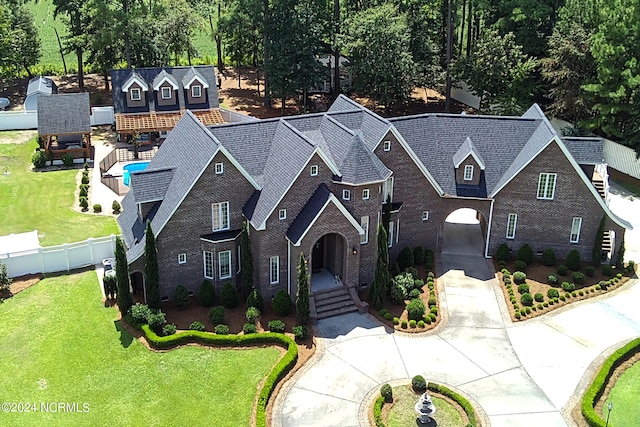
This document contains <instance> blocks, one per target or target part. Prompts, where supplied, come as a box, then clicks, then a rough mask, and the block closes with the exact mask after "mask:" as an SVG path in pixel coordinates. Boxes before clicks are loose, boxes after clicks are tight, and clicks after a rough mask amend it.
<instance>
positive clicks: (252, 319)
mask: <svg viewBox="0 0 640 427" xmlns="http://www.w3.org/2000/svg"><path fill="white" fill-rule="evenodd" d="M245 316H246V317H247V322H249V323H253V324H255V323H256V322H257V321H258V317H260V310H258V309H257V308H255V307H249V308H247V311H246V312H245Z"/></svg>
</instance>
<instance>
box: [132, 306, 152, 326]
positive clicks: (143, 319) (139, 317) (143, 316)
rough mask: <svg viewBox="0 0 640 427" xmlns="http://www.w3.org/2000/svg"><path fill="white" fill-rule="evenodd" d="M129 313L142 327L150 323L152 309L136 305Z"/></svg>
mask: <svg viewBox="0 0 640 427" xmlns="http://www.w3.org/2000/svg"><path fill="white" fill-rule="evenodd" d="M129 313H131V317H132V318H133V320H134V321H135V322H136V323H138V324H140V325H142V324H143V323H149V322H148V320H147V319H148V318H149V315H151V309H150V308H149V307H148V306H146V305H144V304H140V303H136V304H134V305H132V306H131V309H130V310H129Z"/></svg>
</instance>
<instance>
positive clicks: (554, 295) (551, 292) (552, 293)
mask: <svg viewBox="0 0 640 427" xmlns="http://www.w3.org/2000/svg"><path fill="white" fill-rule="evenodd" d="M558 296H560V292H558V290H557V289H553V288H551V289H549V290H548V291H547V297H549V298H558Z"/></svg>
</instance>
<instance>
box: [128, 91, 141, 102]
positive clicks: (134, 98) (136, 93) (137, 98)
mask: <svg viewBox="0 0 640 427" xmlns="http://www.w3.org/2000/svg"><path fill="white" fill-rule="evenodd" d="M129 93H130V94H131V100H132V101H140V99H141V97H140V89H138V88H134V89H131V92H129Z"/></svg>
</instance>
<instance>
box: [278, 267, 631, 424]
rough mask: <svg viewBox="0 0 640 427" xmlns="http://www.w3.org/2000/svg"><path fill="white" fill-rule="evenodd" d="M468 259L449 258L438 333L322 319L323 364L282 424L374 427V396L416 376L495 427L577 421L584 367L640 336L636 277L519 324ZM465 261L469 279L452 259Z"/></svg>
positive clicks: (303, 384)
mask: <svg viewBox="0 0 640 427" xmlns="http://www.w3.org/2000/svg"><path fill="white" fill-rule="evenodd" d="M467 258H469V256H466V257H455V256H451V257H447V256H443V260H442V262H443V266H442V267H443V271H447V273H446V274H445V275H444V276H443V279H444V290H445V292H444V295H443V298H442V299H443V303H444V305H445V306H446V307H447V308H448V313H449V316H448V322H447V324H446V327H444V328H442V330H440V331H439V332H437V333H435V334H432V335H426V334H425V335H409V334H404V333H397V332H392V331H390V330H387V329H385V328H384V327H383V326H380V325H379V324H378V323H377V322H375V321H374V320H373V319H372V318H370V317H369V316H365V315H361V314H357V313H353V314H348V315H344V316H340V317H335V318H332V319H326V320H321V321H320V322H319V323H318V326H317V331H316V333H317V334H318V335H319V336H321V337H322V338H320V341H321V342H320V345H319V354H318V357H317V360H316V361H315V363H312V364H311V365H309V366H307V367H305V368H303V370H301V371H300V372H299V373H298V374H296V375H295V376H294V378H293V379H292V380H290V381H289V382H288V384H286V385H285V387H284V388H283V390H282V392H281V393H280V394H279V395H278V397H277V399H276V402H275V408H274V425H275V426H286V427H289V426H358V425H367V421H366V411H367V408H366V405H367V404H368V403H369V402H368V401H365V397H366V396H367V394H369V393H370V392H372V390H374V389H376V388H377V387H379V386H380V385H381V384H383V383H385V382H389V381H392V380H395V379H403V378H411V377H413V376H414V375H417V374H420V375H423V376H424V377H425V378H426V379H427V380H429V381H435V382H440V383H443V384H448V385H450V386H454V387H456V388H458V389H459V390H462V391H463V392H464V393H466V394H467V395H469V396H470V397H471V398H472V399H473V400H475V401H476V402H477V404H479V405H480V406H481V407H482V409H483V410H484V411H485V412H486V414H487V415H488V418H489V420H490V423H491V426H493V427H502V426H504V427H507V426H509V427H520V426H523V427H524V426H527V427H529V426H536V425H540V426H545V427H547V426H566V425H573V422H572V421H571V420H570V419H569V418H568V417H567V419H566V420H565V418H563V415H562V410H563V408H564V407H565V406H566V405H567V403H568V402H569V399H570V398H571V397H572V396H573V394H574V393H575V392H576V387H577V386H578V384H579V382H580V380H581V378H582V376H583V375H584V374H585V370H587V368H588V367H589V365H590V364H591V363H592V362H593V360H594V359H596V358H597V357H598V356H599V355H600V354H601V353H602V352H604V351H606V350H607V349H609V348H610V347H611V346H613V345H615V344H618V343H620V342H622V341H625V340H628V339H630V338H633V337H636V336H638V335H640V312H639V311H638V310H637V309H636V307H635V303H634V301H639V300H640V286H638V284H637V281H634V282H633V283H632V284H630V285H626V286H625V288H624V289H621V290H618V291H616V292H614V293H613V294H612V295H608V296H607V297H604V298H600V299H599V300H598V301H596V302H586V303H582V304H578V305H577V306H574V308H569V309H564V310H561V311H560V312H557V314H553V315H548V316H545V317H540V318H537V319H532V320H529V321H526V322H522V323H517V324H511V322H510V320H509V319H508V315H506V314H505V313H506V306H505V304H504V299H503V298H502V296H501V295H500V294H499V289H498V284H497V281H496V280H495V279H491V280H485V281H483V280H480V279H477V278H474V277H478V276H480V277H482V276H486V275H487V274H489V270H488V268H487V267H486V266H487V263H486V261H485V260H484V259H482V258H481V257H480V259H475V260H471V262H468V263H467V261H468V260H467ZM460 260H463V262H464V263H465V265H467V264H468V267H466V268H465V271H467V268H469V271H467V275H465V274H464V273H463V272H462V271H460V270H456V269H455V266H452V265H450V264H448V263H449V262H455V261H460ZM472 266H475V268H473V267H472ZM483 270H484V271H483Z"/></svg>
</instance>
